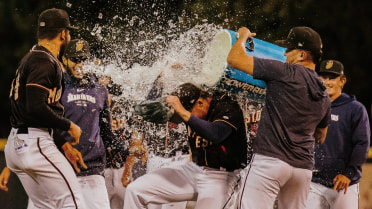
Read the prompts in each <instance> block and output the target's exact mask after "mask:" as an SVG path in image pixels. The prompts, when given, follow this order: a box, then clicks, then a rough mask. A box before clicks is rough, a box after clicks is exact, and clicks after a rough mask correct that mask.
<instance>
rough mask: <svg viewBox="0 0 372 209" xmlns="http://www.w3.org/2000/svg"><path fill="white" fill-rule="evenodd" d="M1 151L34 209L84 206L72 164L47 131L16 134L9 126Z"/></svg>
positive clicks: (75, 208)
mask: <svg viewBox="0 0 372 209" xmlns="http://www.w3.org/2000/svg"><path fill="white" fill-rule="evenodd" d="M4 152H5V157H6V163H7V166H8V167H9V168H10V169H11V170H12V172H14V173H15V174H17V176H18V178H19V179H20V181H21V183H22V185H23V187H24V189H25V191H26V193H27V195H28V197H29V198H30V199H31V201H32V202H33V204H34V208H42V209H48V208H50V209H56V208H64V209H65V208H73V209H77V208H78V209H84V208H86V207H85V205H84V200H83V197H82V193H81V190H80V185H79V183H78V180H77V178H76V175H75V172H74V170H73V168H72V166H71V165H70V163H69V162H68V161H67V159H66V158H65V156H64V155H63V154H62V153H61V152H60V151H59V150H58V148H57V147H56V145H55V144H54V142H53V138H52V137H51V136H50V135H49V133H48V132H47V131H44V130H41V129H37V128H28V134H17V129H15V128H13V129H12V130H11V132H10V134H9V137H8V142H7V145H6V147H5V150H4Z"/></svg>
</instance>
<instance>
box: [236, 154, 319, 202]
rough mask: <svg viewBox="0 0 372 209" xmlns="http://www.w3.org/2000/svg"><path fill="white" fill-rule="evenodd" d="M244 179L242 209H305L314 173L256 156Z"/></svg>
mask: <svg viewBox="0 0 372 209" xmlns="http://www.w3.org/2000/svg"><path fill="white" fill-rule="evenodd" d="M245 169H249V170H248V171H247V175H246V177H245V179H244V181H245V184H244V187H243V191H242V196H241V200H240V201H241V203H240V207H239V209H272V208H273V206H274V202H275V198H276V197H278V208H279V209H304V208H305V204H306V199H307V195H308V192H309V189H310V181H311V177H312V171H310V170H307V169H301V168H295V167H293V166H291V165H289V164H288V163H286V162H284V161H282V160H279V159H277V158H273V157H268V156H264V155H259V154H255V155H254V156H253V158H252V161H251V163H250V165H248V166H247V168H245Z"/></svg>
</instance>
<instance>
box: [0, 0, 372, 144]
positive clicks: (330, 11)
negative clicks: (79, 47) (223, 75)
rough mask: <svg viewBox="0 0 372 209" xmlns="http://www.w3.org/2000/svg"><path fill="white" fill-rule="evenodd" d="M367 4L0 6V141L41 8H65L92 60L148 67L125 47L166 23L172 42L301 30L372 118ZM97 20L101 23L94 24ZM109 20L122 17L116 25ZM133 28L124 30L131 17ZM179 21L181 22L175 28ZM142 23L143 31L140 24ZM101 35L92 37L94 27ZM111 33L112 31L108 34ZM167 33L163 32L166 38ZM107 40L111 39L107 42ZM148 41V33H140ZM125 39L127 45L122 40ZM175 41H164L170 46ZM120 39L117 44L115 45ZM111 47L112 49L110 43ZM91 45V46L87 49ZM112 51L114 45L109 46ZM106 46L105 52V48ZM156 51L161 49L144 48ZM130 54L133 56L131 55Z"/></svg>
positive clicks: (18, 2) (310, 0) (261, 1)
mask: <svg viewBox="0 0 372 209" xmlns="http://www.w3.org/2000/svg"><path fill="white" fill-rule="evenodd" d="M370 2H371V1H368V0H365V1H358V0H341V1H337V2H335V1H319V0H255V1H247V0H204V1H197V0H184V1H181V0H178V1H177V0H173V1H172V0H165V1H164V0H163V1H160V0H151V1H146V0H142V1H139V0H138V1H135V0H122V1H120V0H115V1H114V0H90V1H86V0H85V1H75V0H70V1H50V0H38V1H37V0H28V1H24V0H0V26H1V31H0V38H1V44H0V70H1V71H0V73H1V75H0V84H1V88H0V101H1V102H0V111H1V117H0V138H6V137H7V135H8V133H9V129H10V126H9V112H10V110H9V101H8V94H9V90H10V83H11V80H12V78H13V76H14V73H15V70H16V68H17V64H18V62H19V60H20V59H21V57H22V56H23V55H24V54H25V53H27V51H28V50H29V49H30V48H31V47H32V45H33V44H35V43H36V25H37V17H38V15H39V14H40V13H41V12H42V11H43V10H45V9H47V8H52V7H56V8H62V9H65V10H66V11H67V12H68V13H69V15H70V17H71V22H72V24H74V25H77V26H79V27H80V30H78V31H77V32H75V33H72V38H79V37H80V38H84V39H86V40H88V41H89V42H90V43H91V45H92V46H91V48H92V51H93V52H94V53H96V56H101V57H103V56H106V57H107V56H112V55H114V53H115V51H117V50H119V48H120V49H121V50H122V49H126V50H127V52H126V53H122V54H121V55H120V59H124V60H126V62H128V63H140V64H150V63H151V61H153V60H154V59H156V57H155V55H151V54H150V55H149V56H148V57H147V59H138V55H139V54H140V53H143V52H141V51H134V50H133V48H134V47H133V46H132V45H131V43H135V42H137V41H138V39H140V38H141V36H138V33H139V32H140V31H153V30H156V31H157V32H158V34H166V32H167V30H168V29H169V20H172V21H173V23H175V24H176V25H177V28H176V29H175V28H172V29H171V30H172V31H171V32H170V33H172V34H173V35H178V34H180V33H182V31H185V30H188V29H190V28H192V27H193V26H195V25H197V24H202V23H214V24H216V25H220V26H222V27H224V28H228V29H231V30H235V31H237V30H238V28H239V27H241V26H246V27H248V28H250V29H251V31H253V32H256V33H257V36H256V37H257V38H259V39H262V40H265V41H268V42H273V41H274V40H277V39H283V38H285V37H286V36H287V34H288V31H289V30H290V28H291V27H293V26H300V25H305V26H309V27H312V28H313V29H315V30H316V31H318V32H319V34H320V35H321V37H322V39H323V45H324V50H323V51H324V55H323V59H338V60H340V61H341V62H343V64H344V66H345V70H346V75H347V78H348V81H347V84H346V87H345V92H347V93H349V94H354V95H356V96H357V99H358V100H359V101H361V102H362V103H363V104H364V105H365V106H366V108H367V109H368V111H369V112H370V107H371V100H372V98H371V97H372V95H371V93H370V90H371V89H372V88H371V85H372V82H370V80H371V75H372V73H371V69H370V64H369V63H370V61H371V60H372V52H371V49H372V6H371V3H370ZM99 13H101V14H102V18H99ZM115 16H117V17H120V18H116V19H115V18H114V17H115ZM135 16H136V17H137V19H134V24H133V25H130V20H131V19H132V18H133V17H135ZM179 17H181V18H182V20H183V21H182V22H179ZM140 21H144V24H140ZM96 24H98V25H99V26H103V27H102V32H101V34H98V35H99V36H98V35H97V34H94V35H92V31H94V30H93V29H94V26H95V25H96ZM114 29H115V30H114ZM168 33H169V31H168ZM113 34H116V37H117V39H116V40H114V41H113V40H112V36H113ZM145 36H146V37H145V38H147V39H149V38H151V37H149V36H151V33H148V34H147V33H145ZM124 38H126V39H127V41H123V39H124ZM171 38H173V37H169V39H171ZM120 39H122V40H120ZM114 42H115V43H114ZM92 43H93V44H92ZM113 45H115V46H116V48H115V47H112V46H113ZM108 46H111V47H108ZM151 47H159V46H150V48H151ZM131 50H132V51H131Z"/></svg>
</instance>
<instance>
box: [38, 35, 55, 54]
mask: <svg viewBox="0 0 372 209" xmlns="http://www.w3.org/2000/svg"><path fill="white" fill-rule="evenodd" d="M37 44H38V45H39V46H43V47H44V48H46V49H48V50H49V51H50V52H51V53H52V54H53V55H54V56H55V57H58V54H59V50H60V44H59V43H56V42H55V41H54V40H47V39H42V40H39V41H38V43H37Z"/></svg>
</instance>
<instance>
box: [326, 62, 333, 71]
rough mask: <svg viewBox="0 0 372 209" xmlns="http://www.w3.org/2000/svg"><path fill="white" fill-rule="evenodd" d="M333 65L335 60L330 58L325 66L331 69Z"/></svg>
mask: <svg viewBox="0 0 372 209" xmlns="http://www.w3.org/2000/svg"><path fill="white" fill-rule="evenodd" d="M332 66H333V61H332V60H329V61H328V62H327V64H326V66H325V68H326V69H327V70H328V69H331V68H332Z"/></svg>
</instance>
